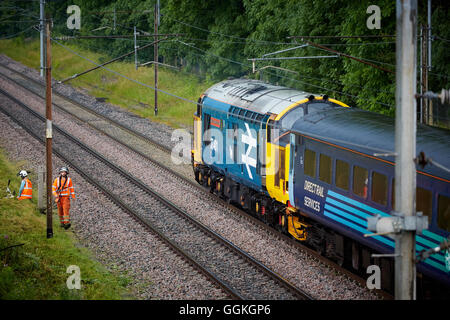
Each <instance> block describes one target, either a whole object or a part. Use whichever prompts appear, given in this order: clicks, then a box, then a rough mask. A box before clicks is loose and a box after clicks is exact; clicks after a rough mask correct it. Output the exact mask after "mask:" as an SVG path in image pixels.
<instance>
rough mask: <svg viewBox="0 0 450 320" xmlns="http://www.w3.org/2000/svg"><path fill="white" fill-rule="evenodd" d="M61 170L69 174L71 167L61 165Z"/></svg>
mask: <svg viewBox="0 0 450 320" xmlns="http://www.w3.org/2000/svg"><path fill="white" fill-rule="evenodd" d="M59 172H60V173H61V172H66V173H67V174H69V168H67V167H61V169H59Z"/></svg>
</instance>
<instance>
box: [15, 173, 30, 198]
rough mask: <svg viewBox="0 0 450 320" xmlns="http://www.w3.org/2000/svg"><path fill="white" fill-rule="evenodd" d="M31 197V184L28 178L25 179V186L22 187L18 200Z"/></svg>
mask: <svg viewBox="0 0 450 320" xmlns="http://www.w3.org/2000/svg"><path fill="white" fill-rule="evenodd" d="M31 198H33V185H32V184H31V181H30V180H28V178H26V179H25V187H24V188H23V191H22V194H21V195H20V197H19V198H18V199H19V200H24V199H31Z"/></svg>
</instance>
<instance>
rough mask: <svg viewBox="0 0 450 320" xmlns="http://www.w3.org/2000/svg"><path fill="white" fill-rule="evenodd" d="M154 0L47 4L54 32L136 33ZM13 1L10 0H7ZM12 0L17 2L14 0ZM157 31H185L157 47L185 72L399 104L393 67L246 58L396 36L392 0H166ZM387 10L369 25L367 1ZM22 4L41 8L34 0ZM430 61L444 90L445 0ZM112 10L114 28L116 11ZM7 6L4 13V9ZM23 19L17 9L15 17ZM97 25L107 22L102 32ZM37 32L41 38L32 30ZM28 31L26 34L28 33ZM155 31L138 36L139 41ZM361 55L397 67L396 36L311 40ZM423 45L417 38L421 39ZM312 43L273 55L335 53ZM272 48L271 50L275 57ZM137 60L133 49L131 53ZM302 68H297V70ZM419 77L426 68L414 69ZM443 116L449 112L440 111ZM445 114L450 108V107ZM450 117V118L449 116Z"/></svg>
mask: <svg viewBox="0 0 450 320" xmlns="http://www.w3.org/2000/svg"><path fill="white" fill-rule="evenodd" d="M155 2H156V0H145V1H138V0H116V1H106V0H71V1H54V2H50V4H49V6H48V7H49V9H50V10H49V11H50V12H51V14H52V17H53V19H54V22H55V23H54V32H55V34H58V35H69V34H75V33H79V34H84V35H93V34H96V35H112V34H132V33H133V26H136V27H137V29H138V30H141V31H146V32H149V33H153V30H154V29H153V28H154V15H153V12H154V11H153V10H154V4H155ZM4 3H5V4H7V3H9V2H8V1H5V2H4ZM11 3H12V2H11ZM160 3H161V15H162V16H161V24H160V27H159V33H183V36H179V37H174V36H171V37H169V38H168V39H167V40H166V41H164V42H161V43H160V45H159V48H160V49H159V52H160V55H159V59H160V61H161V62H164V63H167V64H171V65H178V66H182V67H183V68H182V70H183V71H184V72H189V73H196V74H197V75H199V76H200V77H204V78H206V79H207V80H210V81H218V80H222V79H224V78H227V77H231V76H232V77H242V76H248V77H251V78H260V79H263V80H264V81H269V82H271V83H278V84H280V85H286V86H290V87H295V88H298V89H301V90H305V91H308V92H312V93H317V94H328V95H329V96H332V97H335V98H338V99H340V100H342V101H344V102H346V103H347V104H349V105H353V106H357V107H360V108H363V109H368V110H372V111H376V112H381V113H385V114H389V115H393V113H394V112H393V110H394V105H395V99H394V97H395V74H393V73H388V72H385V71H382V70H379V69H376V68H373V67H371V66H368V65H365V64H362V63H360V62H357V61H354V60H351V59H348V58H345V57H342V56H341V57H339V58H326V59H325V58H322V59H301V60H269V61H258V62H257V63H256V68H257V69H260V68H263V67H267V66H275V67H281V68H284V69H288V70H290V71H285V70H280V69H275V68H265V69H264V70H262V71H258V72H256V73H252V63H251V61H249V60H248V59H249V58H257V57H261V56H262V55H263V54H267V53H271V52H275V51H278V50H283V49H287V48H292V47H293V46H298V45H299V44H302V43H304V42H302V40H301V39H296V40H294V39H292V38H288V37H290V36H298V35H303V36H355V35H372V36H375V35H376V36H380V35H394V34H395V28H396V8H395V1H392V0H376V1H374V0H360V1H344V0H324V1H312V0H229V1H221V0H208V1H198V0H160ZM70 4H77V5H78V6H80V8H81V16H82V20H81V26H82V28H81V30H80V31H76V32H74V31H72V30H68V29H67V27H66V19H67V17H68V14H67V13H66V8H67V6H68V5H70ZM374 4H375V5H378V6H379V7H380V9H381V29H379V30H377V29H373V30H370V29H368V28H367V26H366V21H367V19H368V18H369V16H370V14H368V13H367V12H366V10H367V8H368V7H369V6H370V5H374ZM15 5H16V6H21V7H23V8H27V10H31V11H33V12H35V13H38V12H39V11H38V4H37V3H33V4H31V5H30V4H23V3H18V2H15ZM432 5H433V7H432V13H433V14H432V25H433V34H434V35H436V36H437V37H436V38H435V39H434V41H433V45H432V48H433V55H432V56H433V69H432V74H431V75H430V86H429V87H430V89H431V90H434V91H440V90H441V88H448V80H449V75H450V63H449V61H450V50H449V46H450V43H449V41H448V40H446V39H450V14H449V10H448V4H447V1H446V0H433V1H432ZM114 9H115V10H116V29H115V30H114V28H113V25H114V15H113V13H112V12H113V10H114ZM4 15H5V13H4V12H3V11H2V17H3V16H4ZM17 17H20V16H17ZM425 22H426V1H419V23H425ZM99 27H107V28H105V29H102V30H96V31H94V30H95V29H98V28H99ZM23 28H24V25H22V26H17V25H15V26H11V25H4V24H2V25H1V29H2V30H5V33H6V34H12V33H13V32H17V31H19V30H22V29H23ZM34 33H35V36H36V32H34ZM28 34H29V33H28ZM151 40H152V38H141V39H140V40H139V42H140V44H141V45H143V44H145V43H149V42H150V41H151ZM309 40H310V41H313V42H315V43H321V44H325V45H327V47H330V48H332V49H334V50H337V51H339V52H343V53H346V54H349V55H352V56H355V57H360V58H364V59H368V60H372V61H375V62H374V63H375V64H377V65H379V66H380V67H383V68H386V69H389V70H394V69H395V38H393V37H376V38H361V37H360V38H318V39H309ZM418 43H419V42H418ZM77 45H82V46H85V48H86V49H91V50H94V51H98V52H101V53H107V54H108V55H109V56H110V57H114V56H118V55H119V54H122V53H125V52H128V51H131V50H133V40H132V39H131V38H128V39H115V40H112V39H95V40H77ZM330 54H331V53H330V52H325V51H322V50H319V49H317V48H313V47H311V46H310V47H307V48H299V49H295V50H290V51H287V52H284V53H281V54H278V55H276V56H277V57H299V56H317V55H321V56H322V55H330ZM274 56H275V55H273V56H272V57H274ZM129 59H130V60H131V59H133V56H131V57H130V58H129ZM152 59H153V48H148V49H147V50H143V51H141V52H140V53H139V60H140V62H145V61H149V60H152ZM293 71H294V72H296V73H294V72H293ZM417 74H418V77H419V75H420V72H418V73H417ZM444 116H445V115H444ZM447 117H449V116H448V114H447ZM449 118H450V117H449Z"/></svg>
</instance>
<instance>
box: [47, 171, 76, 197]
mask: <svg viewBox="0 0 450 320" xmlns="http://www.w3.org/2000/svg"><path fill="white" fill-rule="evenodd" d="M52 192H53V195H54V196H55V197H69V196H71V197H72V198H73V199H75V190H74V189H73V185H72V179H70V178H69V177H67V176H66V177H65V178H64V177H62V176H59V177H58V178H56V179H55V181H53V186H52Z"/></svg>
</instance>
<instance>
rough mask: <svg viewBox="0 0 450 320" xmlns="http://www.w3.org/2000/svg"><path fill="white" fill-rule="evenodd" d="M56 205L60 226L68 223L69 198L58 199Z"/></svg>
mask: <svg viewBox="0 0 450 320" xmlns="http://www.w3.org/2000/svg"><path fill="white" fill-rule="evenodd" d="M57 203H58V215H59V221H60V222H61V224H68V223H70V217H69V209H70V198H69V197H59V201H58V202H57Z"/></svg>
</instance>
